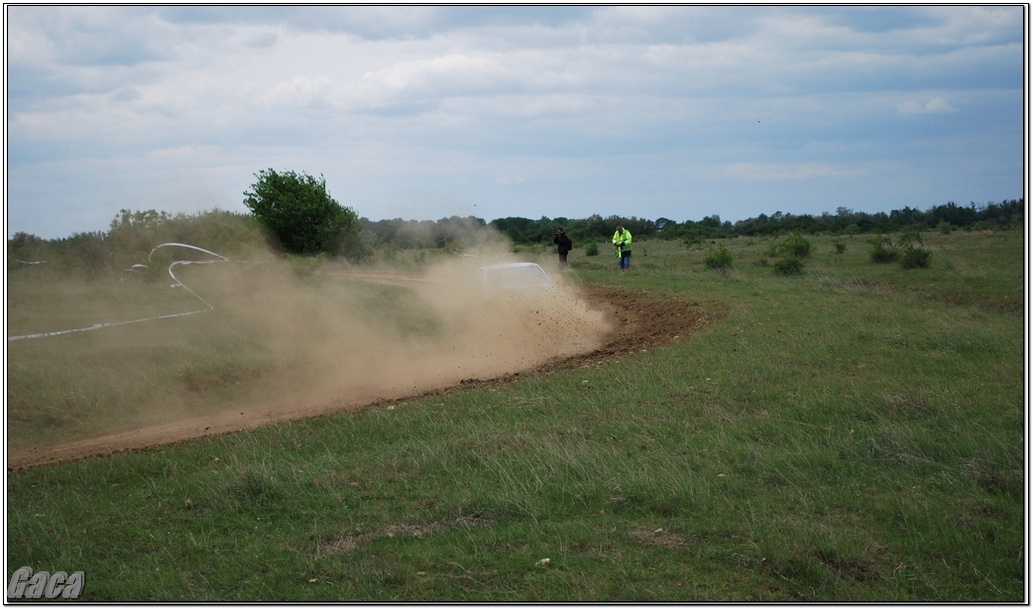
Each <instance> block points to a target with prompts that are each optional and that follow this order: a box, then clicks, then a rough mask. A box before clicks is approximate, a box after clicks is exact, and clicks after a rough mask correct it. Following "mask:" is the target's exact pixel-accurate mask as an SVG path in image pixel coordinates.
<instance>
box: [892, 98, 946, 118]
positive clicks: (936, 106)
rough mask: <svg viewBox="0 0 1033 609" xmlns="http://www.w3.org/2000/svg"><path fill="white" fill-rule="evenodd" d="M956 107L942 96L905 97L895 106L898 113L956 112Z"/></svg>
mask: <svg viewBox="0 0 1033 609" xmlns="http://www.w3.org/2000/svg"><path fill="white" fill-rule="evenodd" d="M957 111H958V109H957V108H955V107H953V106H951V105H950V104H948V103H947V102H946V100H944V99H943V98H942V97H939V96H937V97H933V98H931V99H926V100H924V101H923V100H920V99H907V100H905V101H903V102H901V103H900V105H898V106H897V112H899V113H900V114H905V115H906V114H945V113H953V112H957Z"/></svg>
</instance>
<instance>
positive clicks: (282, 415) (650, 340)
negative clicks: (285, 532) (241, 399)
mask: <svg viewBox="0 0 1033 609" xmlns="http://www.w3.org/2000/svg"><path fill="white" fill-rule="evenodd" d="M582 291H583V293H584V295H585V297H586V298H587V299H588V302H589V305H590V306H591V307H592V308H594V309H597V310H600V311H602V312H603V313H604V314H605V315H606V316H607V317H608V318H609V319H610V320H611V321H612V322H613V325H614V328H615V329H614V331H613V332H612V333H611V334H610V335H609V336H608V337H607V339H606V341H605V343H604V344H603V346H602V347H600V348H598V349H595V350H593V351H590V352H588V353H582V354H578V355H574V356H571V357H564V358H559V359H555V360H552V361H549V362H546V363H545V364H543V365H541V366H538V367H537V368H535V369H533V370H529V371H523V372H520V373H510V374H505V375H502V376H497V377H494V378H489V379H464V380H462V381H460V383H459V384H458V385H454V386H451V387H447V388H438V389H433V390H426V391H423V392H420V391H419V390H416V391H414V392H413V393H412V395H409V396H406V397H405V398H399V399H392V400H377V401H374V402H372V403H369V404H365V405H363V406H360V408H362V407H366V408H373V407H382V406H387V405H389V404H394V403H399V402H403V401H407V400H411V399H414V398H418V397H422V396H426V395H433V394H440V393H448V392H452V391H456V390H460V389H464V388H467V387H470V386H479V385H489V384H495V383H505V382H512V381H513V380H516V379H517V378H519V377H520V375H521V374H523V375H527V374H536V373H547V372H553V371H557V370H567V369H573V368H581V367H584V366H591V365H597V364H601V363H603V362H606V361H609V360H612V359H616V358H619V357H622V356H625V355H628V354H630V353H633V352H636V351H642V350H645V349H650V348H653V347H657V346H660V345H663V344H666V343H668V342H670V341H672V340H674V339H676V338H679V337H684V336H688V335H690V334H692V333H694V332H696V331H698V330H699V329H700V328H702V327H703V326H704V325H705V324H706V323H707V316H706V314H705V312H703V311H701V310H699V309H696V308H693V307H692V306H690V305H689V304H687V303H685V302H682V301H676V300H656V299H654V298H651V297H649V296H646V295H644V294H636V293H634V292H625V291H617V290H611V289H607V288H599V287H585V288H583V289H582ZM355 409H356V407H355V405H353V404H346V403H345V402H344V401H343V400H342V401H334V400H329V401H325V402H322V403H316V404H313V403H301V404H288V405H277V407H275V408H270V409H268V410H257V411H233V412H227V413H222V414H220V415H214V416H205V417H199V418H193V419H187V420H180V421H176V422H173V423H167V424H161V425H154V426H149V427H145V428H140V429H132V430H126V431H121V432H117V433H112V434H108V435H104V436H99V437H92V438H85V439H80V440H75V441H69V442H63V443H60V444H54V445H38V446H33V447H30V448H27V449H21V450H16V451H9V452H8V455H7V469H8V470H19V469H25V468H29V467H35V466H39V465H45V464H51V463H59V462H65V461H75V460H80V459H86V458H91V457H98V456H104V455H110V454H112V453H115V452H121V451H137V450H154V449H157V448H160V447H162V446H167V445H169V444H174V443H178V442H184V441H186V440H191V439H194V438H200V437H206V436H216V435H221V434H228V433H233V432H237V431H242V430H246V429H253V428H256V427H261V426H265V425H270V424H273V423H277V422H281V421H286V420H293V419H301V418H307V417H315V416H321V415H325V414H329V413H333V412H341V411H344V410H355Z"/></svg>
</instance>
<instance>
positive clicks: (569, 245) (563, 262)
mask: <svg viewBox="0 0 1033 609" xmlns="http://www.w3.org/2000/svg"><path fill="white" fill-rule="evenodd" d="M552 242H553V243H555V244H556V251H558V252H559V254H560V268H567V253H568V252H570V250H572V249H574V244H573V242H571V240H570V237H568V236H567V233H565V232H563V229H562V228H557V229H556V236H555V237H553V238H552Z"/></svg>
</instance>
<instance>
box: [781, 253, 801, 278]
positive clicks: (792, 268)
mask: <svg viewBox="0 0 1033 609" xmlns="http://www.w3.org/2000/svg"><path fill="white" fill-rule="evenodd" d="M775 272H776V273H778V274H779V275H799V274H800V273H803V260H801V259H800V258H798V257H796V256H792V255H788V254H787V255H785V256H783V257H782V258H779V259H778V260H776V261H775Z"/></svg>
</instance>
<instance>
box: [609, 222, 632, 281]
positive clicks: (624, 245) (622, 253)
mask: <svg viewBox="0 0 1033 609" xmlns="http://www.w3.org/2000/svg"><path fill="white" fill-rule="evenodd" d="M613 245H614V246H616V247H617V257H618V258H620V269H621V272H622V273H623V272H626V271H628V270H629V269H630V268H631V231H628V230H624V227H623V226H618V227H617V232H615V233H613Z"/></svg>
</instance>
